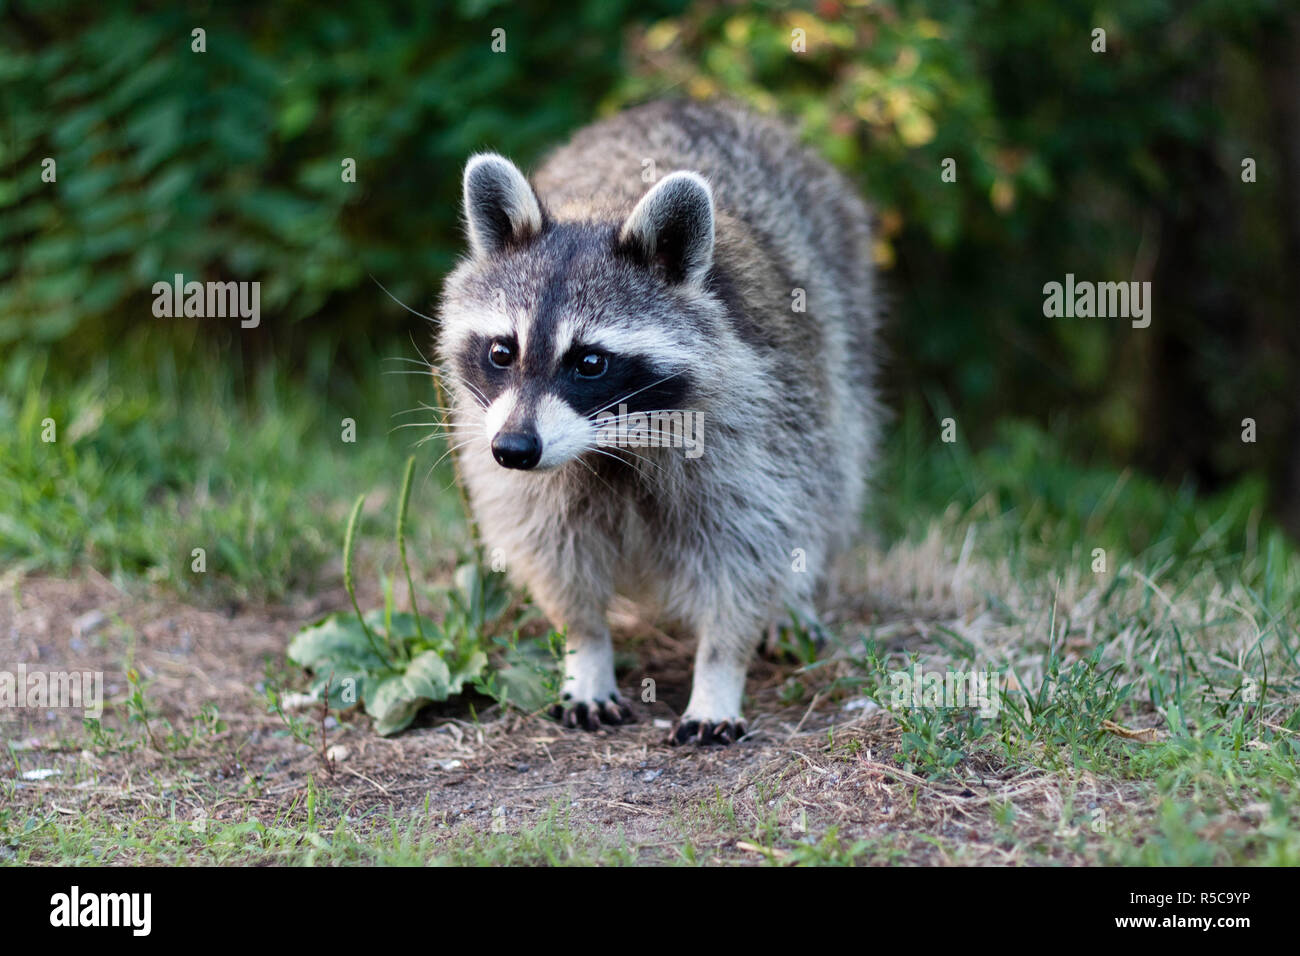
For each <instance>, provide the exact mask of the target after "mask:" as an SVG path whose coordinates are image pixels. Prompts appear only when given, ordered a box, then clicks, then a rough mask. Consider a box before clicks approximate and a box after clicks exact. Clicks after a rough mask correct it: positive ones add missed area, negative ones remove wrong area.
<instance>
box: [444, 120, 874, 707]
mask: <svg viewBox="0 0 1300 956" xmlns="http://www.w3.org/2000/svg"><path fill="white" fill-rule="evenodd" d="M645 160H652V161H653V163H654V166H655V168H656V170H657V172H658V174H659V182H658V184H657V186H658V187H659V189H658V192H659V196H657V197H656V196H652V197H650V198H646V200H645V202H644V203H642V205H641V206H640V207H638V203H641V202H642V200H643V198H644V197H646V194H647V192H649V191H651V189H652V187H651V184H649V183H646V182H644V181H643V179H642V170H643V168H645V166H644V161H645ZM502 163H504V164H505V166H509V164H508V163H507V162H506V161H504V160H501V159H500V158H499V157H490V158H488V159H486V160H485V159H484V158H483V157H476V159H475V160H474V161H473V162H472V164H471V167H470V170H471V171H472V170H475V169H477V170H478V171H479V174H482V172H483V171H484V170H485V169H487V170H490V171H492V172H493V175H492V176H491V177H484V178H485V181H487V182H489V183H490V184H495V185H493V186H492V187H491V188H489V189H487V190H480V191H479V192H478V195H481V196H487V197H488V198H487V199H484V200H483V202H482V203H479V205H478V208H476V207H475V203H476V202H477V200H476V199H475V196H474V195H471V193H472V192H474V191H473V190H472V188H471V182H470V180H471V177H470V176H469V175H467V177H466V198H467V208H466V215H467V218H468V221H469V227H470V234H471V237H472V238H473V244H472V246H471V252H472V255H471V257H470V258H467V259H466V260H465V261H463V262H462V263H461V264H460V265H459V266H458V267H457V268H456V270H455V271H454V272H453V273H452V274H451V275H450V276H449V277H448V279H447V281H446V285H445V289H444V294H443V298H442V302H441V305H440V322H441V329H440V333H439V342H438V349H439V361H438V364H439V367H440V369H441V370H442V372H443V374H444V376H445V380H446V382H447V384H448V386H449V393H450V398H451V403H452V406H453V413H452V415H451V421H452V427H453V434H452V440H453V441H454V442H465V444H464V445H462V446H461V447H460V448H459V449H458V451H457V456H458V462H459V467H460V472H461V476H462V478H463V480H464V482H465V485H466V489H467V492H468V495H469V499H470V502H471V507H472V508H473V511H474V514H475V516H476V518H477V520H478V523H479V527H480V529H481V532H482V535H483V537H484V543H485V545H486V546H487V547H488V548H489V549H490V550H491V549H497V548H499V549H501V552H500V553H502V554H504V556H505V559H506V562H507V564H508V568H509V571H510V573H511V575H512V578H513V579H514V580H515V581H516V582H517V583H519V584H521V585H524V586H526V587H527V588H528V589H529V590H530V592H531V593H532V595H533V598H534V599H535V600H536V601H537V603H538V605H539V606H540V607H541V608H542V610H543V611H544V612H545V613H546V614H547V615H548V616H549V617H550V619H551V621H552V623H553V624H554V625H555V626H556V627H562V628H567V629H568V640H569V649H570V651H571V653H570V655H569V662H568V677H567V681H568V683H567V690H568V692H569V694H570V695H571V700H572V703H573V704H574V705H586V706H585V707H584V708H583V712H584V713H586V714H589V713H595V712H597V708H598V706H599V705H601V704H602V703H606V702H609V701H614V702H615V703H617V688H616V687H615V684H614V674H613V669H612V650H611V649H610V643H609V630H608V626H607V624H606V618H605V615H606V610H607V608H608V605H609V602H610V600H611V598H612V597H613V595H614V594H616V593H619V594H624V595H626V596H628V597H631V598H633V599H634V600H637V601H639V602H641V603H642V604H643V605H644V606H646V607H647V608H649V609H651V610H652V611H653V612H657V613H658V614H659V615H660V616H661V617H663V618H666V619H668V620H671V621H675V622H678V623H680V624H681V625H683V626H685V627H686V628H688V629H689V630H690V631H691V632H692V633H694V634H695V635H696V637H697V638H698V641H699V645H698V651H697V656H696V663H695V687H694V689H693V691H692V695H691V701H690V703H689V704H688V707H687V712H686V714H685V715H684V720H687V721H700V722H702V723H705V724H708V723H713V724H720V723H722V722H727V721H731V722H736V721H738V720H739V719H740V716H741V715H740V704H741V693H742V692H743V687H744V673H745V669H746V667H747V665H748V661H749V659H750V656H751V654H752V652H753V650H754V648H755V646H756V645H757V643H758V641H759V639H760V637H761V634H762V633H763V631H764V629H765V628H766V627H767V626H768V625H770V624H771V623H773V622H775V621H779V620H785V619H787V617H788V610H789V609H791V608H794V609H798V610H800V611H805V612H808V611H811V610H812V609H813V608H814V605H815V598H816V596H817V594H818V590H819V585H820V584H821V583H823V582H824V581H825V580H826V578H827V576H828V574H829V572H830V570H831V566H832V563H833V561H834V559H835V557H836V556H837V555H838V554H839V553H841V552H842V551H843V550H844V549H845V548H846V547H847V546H848V545H849V543H850V541H851V539H852V537H853V536H854V534H855V532H856V530H857V528H858V526H859V517H860V512H861V508H862V503H863V495H864V492H865V486H866V479H867V475H868V470H869V465H870V463H871V461H872V458H873V455H874V450H875V445H876V438H877V430H878V422H879V419H880V413H879V410H878V407H877V404H876V398H875V387H874V377H875V376H874V369H875V359H874V355H873V340H874V333H875V328H876V325H877V316H876V312H877V305H876V303H877V297H876V293H875V289H874V282H873V277H872V273H871V269H870V261H871V251H870V242H869V238H870V236H869V220H868V214H867V210H866V207H865V206H864V205H863V203H862V201H861V200H860V199H859V198H858V196H857V195H856V194H855V192H854V190H853V189H852V187H851V186H849V184H848V183H847V182H846V181H845V180H844V179H843V178H842V177H841V176H840V175H839V174H838V173H837V172H835V171H834V170H833V169H832V168H831V167H830V166H829V165H828V164H826V163H825V162H823V161H822V160H820V159H819V158H817V157H815V156H813V155H812V154H811V153H809V152H808V151H806V150H805V149H803V148H802V147H800V146H799V145H798V144H797V143H796V141H795V140H794V138H793V137H792V136H791V135H790V134H789V133H788V132H787V131H786V130H785V129H784V128H783V127H781V126H779V125H778V124H776V123H774V122H771V121H769V120H766V119H762V118H759V117H757V116H754V115H752V114H750V113H747V112H745V111H743V110H741V109H738V108H735V107H731V106H715V105H705V104H701V103H695V102H659V103H652V104H649V105H647V106H643V107H640V108H637V109H633V110H629V111H627V112H625V113H622V114H619V115H617V116H615V117H613V118H611V119H607V120H604V121H601V122H598V123H595V124H593V125H591V126H589V127H586V128H585V129H583V130H581V131H580V132H578V133H577V135H575V136H574V137H573V139H572V141H571V142H570V143H568V144H567V145H566V146H564V147H562V148H560V149H559V150H557V151H556V152H554V153H552V154H551V155H550V157H549V158H548V159H547V160H546V161H545V162H544V163H543V164H542V166H541V168H540V169H538V170H537V171H536V174H535V175H534V177H533V179H532V186H533V188H534V189H535V193H536V196H537V198H538V206H537V209H538V210H539V213H540V222H535V221H534V219H533V217H532V216H531V214H530V213H531V209H532V206H531V205H530V204H529V202H528V197H521V196H520V195H519V194H518V191H517V190H515V189H513V185H514V184H515V180H514V179H513V178H512V177H511V176H510V174H509V170H508V169H506V168H505V167H503V166H502V165H500V164H502ZM676 171H690V172H693V173H697V174H698V176H696V177H691V176H681V177H670V176H669V174H671V173H674V172H676ZM467 172H469V171H467ZM700 177H702V179H703V182H701V180H700ZM520 182H522V180H520ZM502 184H504V185H502ZM705 184H707V185H705ZM710 194H711V195H710ZM492 195H497V196H507V197H510V198H509V208H508V209H507V210H506V211H505V215H504V218H502V215H501V214H500V212H499V211H498V212H496V213H494V212H493V210H492V209H491V208H490V207H491V201H490V199H491V196H492ZM702 195H703V196H704V197H705V198H704V200H702V199H701V196H702ZM511 210H515V211H514V212H511ZM518 210H524V212H523V213H519V212H518ZM634 210H636V213H635V214H634ZM480 217H486V218H480ZM494 222H495V223H496V224H497V225H499V224H500V223H502V222H510V223H511V224H513V228H514V232H515V233H517V235H516V234H509V235H505V236H504V237H502V236H500V230H499V229H498V230H496V231H495V232H491V231H489V235H490V236H493V237H495V239H492V240H489V239H485V238H484V230H485V229H487V228H488V227H490V226H491V225H492V224H493V223H494ZM706 222H707V230H708V233H709V234H710V235H709V236H706V235H705V225H706ZM674 229H675V230H676V232H674V231H673V230H674ZM660 230H662V231H660ZM507 232H509V230H507ZM710 238H711V241H709V240H710ZM657 240H661V246H660V247H659V248H655V247H654V244H655V242H656V241H657ZM629 250H631V252H629ZM633 253H635V254H633ZM638 256H639V258H638ZM665 257H666V260H665ZM661 260H664V261H661ZM796 288H800V289H803V290H805V292H806V302H807V311H805V312H795V311H793V310H792V302H793V293H794V290H795V289H796ZM512 331H513V332H516V333H517V334H518V335H519V336H520V339H521V342H520V351H521V356H520V358H519V360H518V361H519V364H518V366H517V367H516V368H513V369H512V370H511V372H509V373H508V374H509V375H517V376H519V377H518V378H512V379H510V381H512V382H515V383H517V384H516V391H515V393H512V394H515V395H516V397H515V400H514V403H513V404H510V403H508V402H504V403H501V404H499V405H496V406H494V409H495V411H494V414H496V415H497V416H498V417H501V416H502V415H504V414H505V406H506V405H509V415H510V421H509V422H505V423H503V422H502V421H497V420H494V421H493V422H492V426H493V427H497V428H499V429H504V428H506V427H514V426H513V425H511V424H510V423H511V422H515V423H517V422H519V421H524V422H527V421H530V420H531V419H530V418H529V416H533V417H534V418H535V417H536V415H538V414H540V413H539V412H538V411H537V409H538V408H539V407H540V405H539V404H538V403H539V402H540V401H541V399H539V398H538V396H539V395H540V394H541V393H542V391H544V390H545V389H546V388H547V387H548V386H547V385H546V381H547V379H548V376H551V375H552V374H558V373H556V372H555V369H556V368H558V366H557V365H556V364H555V363H556V362H558V361H559V354H558V353H559V352H561V351H562V347H561V348H559V349H556V348H555V347H554V343H553V342H552V341H551V339H553V338H556V337H561V338H564V341H565V342H581V343H587V342H590V341H594V340H596V339H597V338H599V337H600V336H604V337H605V338H606V340H609V341H615V340H617V341H621V342H627V343H631V348H632V350H633V351H635V352H636V353H637V355H638V357H639V358H640V359H642V360H644V362H645V363H646V365H647V367H649V368H651V369H653V370H654V371H656V372H661V373H662V374H663V375H668V376H674V375H675V376H677V378H676V381H678V382H679V383H681V382H689V390H688V391H687V392H686V393H685V394H683V395H682V396H681V397H680V407H683V408H687V409H691V410H696V411H699V412H702V413H703V415H704V422H705V425H704V428H705V432H704V437H705V445H704V447H705V452H704V454H703V455H702V456H701V457H699V458H697V459H694V460H688V459H687V458H686V457H685V456H684V455H683V454H682V451H681V449H677V448H636V449H626V450H621V449H605V450H603V453H602V452H601V451H595V450H592V451H581V452H580V453H578V454H576V455H574V456H570V457H568V458H567V459H565V460H563V461H561V462H560V463H559V464H558V465H553V466H551V465H548V464H547V462H544V463H543V464H544V465H547V467H545V469H544V470H540V471H538V470H534V471H516V470H509V469H507V468H503V467H500V466H499V465H498V464H497V463H496V461H494V459H493V455H492V452H491V450H490V447H489V446H490V443H491V439H492V438H493V435H491V434H488V433H487V429H486V428H485V419H486V415H485V409H484V404H485V403H484V398H485V396H484V395H483V394H482V393H483V392H484V388H482V387H481V386H473V387H472V386H471V382H470V381H469V379H470V373H471V370H469V369H468V368H467V367H466V366H465V364H464V363H465V362H466V359H465V355H466V353H467V352H468V351H469V350H470V348H469V346H468V345H467V343H469V342H472V341H476V340H475V339H474V338H473V337H474V336H475V335H484V334H486V335H498V334H502V333H503V332H504V333H509V332H512ZM548 349H550V350H551V351H550V352H548V351H547V350H548ZM491 374H497V373H495V372H494V373H491ZM476 389H477V392H478V394H476V391H475V390H476ZM539 390H540V391H539ZM546 407H547V408H549V409H550V410H551V411H550V412H547V413H546V414H551V413H553V412H554V411H555V409H556V408H557V407H559V406H557V405H556V402H555V400H554V398H553V397H552V399H550V404H549V405H547V406H546ZM559 418H563V419H564V421H563V422H557V423H553V424H554V427H555V428H566V429H568V432H567V433H566V434H568V435H569V436H570V437H571V438H572V440H573V441H574V442H577V443H578V444H577V445H576V446H575V447H579V448H580V447H581V436H582V434H583V432H582V427H583V426H582V421H581V416H578V417H576V418H574V419H569V418H568V417H567V413H566V414H561V415H559ZM547 427H551V426H549V425H548V426H547ZM573 436H577V437H573ZM543 453H544V454H545V451H544V452H543ZM565 454H566V455H567V454H568V453H567V451H566V452H565ZM796 549H798V551H801V552H802V553H803V554H804V555H805V556H806V568H807V570H806V571H805V572H800V571H797V570H795V569H794V568H795V566H796V564H797V554H796ZM613 711H614V712H615V713H617V712H618V708H617V706H615V707H613ZM589 722H590V720H589Z"/></svg>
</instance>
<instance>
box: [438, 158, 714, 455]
mask: <svg viewBox="0 0 1300 956" xmlns="http://www.w3.org/2000/svg"><path fill="white" fill-rule="evenodd" d="M465 215H466V219H467V222H468V227H469V237H470V247H471V258H470V259H468V260H467V261H466V262H463V263H462V264H461V266H460V267H459V268H457V270H456V271H455V272H454V273H453V274H452V275H451V276H450V277H449V278H448V281H447V288H446V292H445V294H444V298H443V303H442V317H441V321H442V332H441V334H440V343H439V344H440V353H441V356H442V361H441V364H442V367H443V371H444V374H445V375H446V377H447V378H448V380H449V381H450V382H451V384H452V386H453V387H454V388H456V389H458V392H459V395H460V397H461V399H462V402H461V404H462V405H463V406H464V407H467V408H471V409H472V408H473V407H474V406H475V405H476V406H477V407H478V409H479V410H480V411H479V412H477V413H475V414H481V419H482V424H483V427H484V431H485V434H486V436H487V438H488V439H489V444H490V448H491V453H492V456H493V457H494V458H495V459H496V461H497V463H498V464H500V465H501V466H502V467H505V468H514V469H550V468H556V467H558V466H561V465H564V464H565V463H566V462H569V461H572V460H573V459H575V458H577V457H578V456H580V455H582V454H584V453H585V452H587V451H590V450H592V449H594V448H596V447H597V445H598V444H600V443H601V442H600V439H601V434H602V432H601V429H602V427H603V428H604V429H606V432H605V434H606V435H608V434H609V432H608V429H609V428H610V423H611V419H610V416H615V415H625V414H630V413H633V412H654V411H674V410H685V408H686V404H687V403H688V402H689V401H690V398H691V396H692V394H693V393H694V392H695V391H696V386H697V384H698V383H699V380H700V375H701V373H702V371H703V370H704V369H706V368H707V366H708V365H709V364H710V362H711V361H712V359H710V358H707V357H705V356H704V355H702V345H703V343H705V342H707V340H708V338H709V334H708V333H709V328H710V324H711V323H712V322H714V321H715V317H714V308H715V306H713V305H712V299H711V297H709V296H708V295H707V294H706V293H705V292H704V291H703V282H704V279H705V276H706V275H707V273H708V271H709V269H710V267H711V265H712V253H713V203H712V195H711V193H710V191H709V187H708V184H707V183H705V182H704V180H703V179H701V178H700V177H699V176H697V175H695V174H693V173H674V174H673V175H671V176H668V177H665V178H664V179H663V180H661V181H660V182H659V183H658V184H657V185H656V186H655V187H654V188H652V189H651V190H650V191H649V192H648V193H647V194H646V195H645V196H644V197H643V198H642V200H641V201H640V203H639V204H638V205H637V206H636V208H635V210H634V211H633V212H632V213H631V215H630V216H628V218H627V220H626V221H625V222H623V223H614V222H608V223H601V222H586V223H558V222H554V221H552V220H551V219H550V217H549V216H548V215H547V214H546V213H545V212H544V211H543V209H542V206H541V204H540V203H539V202H538V199H537V197H536V195H535V194H534V192H533V190H532V187H531V186H529V184H528V182H527V180H525V179H524V177H523V175H522V174H521V173H520V172H519V170H518V169H516V168H515V167H514V166H513V165H512V164H511V163H510V162H509V161H507V160H505V159H503V158H501V157H499V156H494V155H488V156H478V157H475V158H474V159H473V160H471V161H470V163H469V165H468V166H467V167H466V170H465Z"/></svg>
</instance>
